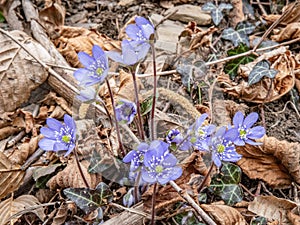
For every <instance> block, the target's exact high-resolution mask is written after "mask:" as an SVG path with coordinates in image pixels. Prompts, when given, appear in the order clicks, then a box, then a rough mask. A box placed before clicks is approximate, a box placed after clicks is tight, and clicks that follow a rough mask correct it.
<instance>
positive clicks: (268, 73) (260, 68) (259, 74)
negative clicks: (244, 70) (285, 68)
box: [248, 60, 278, 85]
mask: <svg viewBox="0 0 300 225" xmlns="http://www.w3.org/2000/svg"><path fill="white" fill-rule="evenodd" d="M277 73H278V70H275V69H270V63H269V62H268V61H267V60H262V61H260V62H258V63H257V64H256V65H255V66H254V67H253V70H252V71H251V72H250V74H249V77H248V84H249V85H252V84H255V83H257V82H259V81H260V80H261V79H262V78H263V77H269V78H271V79H272V78H274V77H275V76H276V74H277Z"/></svg>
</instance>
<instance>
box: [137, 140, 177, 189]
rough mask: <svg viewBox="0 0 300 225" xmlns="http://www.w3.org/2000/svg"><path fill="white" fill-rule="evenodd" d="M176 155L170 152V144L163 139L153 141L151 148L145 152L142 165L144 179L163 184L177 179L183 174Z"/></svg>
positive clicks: (151, 182) (148, 181)
mask: <svg viewBox="0 0 300 225" xmlns="http://www.w3.org/2000/svg"><path fill="white" fill-rule="evenodd" d="M176 164H177V159H176V157H175V156H174V155H173V154H171V153H169V151H168V144H167V143H164V142H162V141H157V140H156V141H152V142H151V144H150V148H149V150H148V151H147V152H146V153H145V154H144V166H143V167H142V179H143V181H145V182H147V183H150V184H153V183H155V182H158V183H160V184H161V185H163V184H166V183H168V182H169V181H171V180H176V179H177V178H179V177H180V176H181V174H182V169H181V167H179V166H176Z"/></svg>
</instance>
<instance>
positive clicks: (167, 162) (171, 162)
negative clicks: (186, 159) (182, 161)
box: [162, 154, 177, 167]
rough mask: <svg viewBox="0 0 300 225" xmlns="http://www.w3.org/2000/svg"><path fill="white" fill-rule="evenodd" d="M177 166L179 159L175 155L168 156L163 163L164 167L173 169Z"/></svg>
mask: <svg viewBox="0 0 300 225" xmlns="http://www.w3.org/2000/svg"><path fill="white" fill-rule="evenodd" d="M176 164H177V158H176V157H175V156H174V155H173V154H168V155H167V156H166V158H165V159H164V161H163V162H162V166H163V167H172V166H175V165H176Z"/></svg>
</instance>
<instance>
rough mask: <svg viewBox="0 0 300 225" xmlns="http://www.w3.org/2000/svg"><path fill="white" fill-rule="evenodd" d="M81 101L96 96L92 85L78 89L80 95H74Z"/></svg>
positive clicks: (89, 99)
mask: <svg viewBox="0 0 300 225" xmlns="http://www.w3.org/2000/svg"><path fill="white" fill-rule="evenodd" d="M76 97H77V99H79V100H80V101H82V102H87V101H91V100H94V99H95V98H96V91H95V89H94V88H93V87H88V88H86V89H84V90H81V91H80V95H77V96H76Z"/></svg>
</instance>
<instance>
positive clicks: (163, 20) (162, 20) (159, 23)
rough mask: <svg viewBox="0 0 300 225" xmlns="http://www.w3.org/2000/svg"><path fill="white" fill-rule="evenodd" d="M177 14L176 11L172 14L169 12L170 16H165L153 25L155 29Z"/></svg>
mask: <svg viewBox="0 0 300 225" xmlns="http://www.w3.org/2000/svg"><path fill="white" fill-rule="evenodd" d="M177 12H178V9H176V10H174V11H173V12H171V13H170V14H168V15H166V16H165V17H164V18H162V19H161V20H160V21H159V22H158V23H157V24H156V25H155V27H154V28H155V29H156V28H157V27H158V26H159V25H161V24H162V23H163V22H165V21H166V20H167V19H169V18H170V17H171V16H173V15H174V14H175V13H177Z"/></svg>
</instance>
